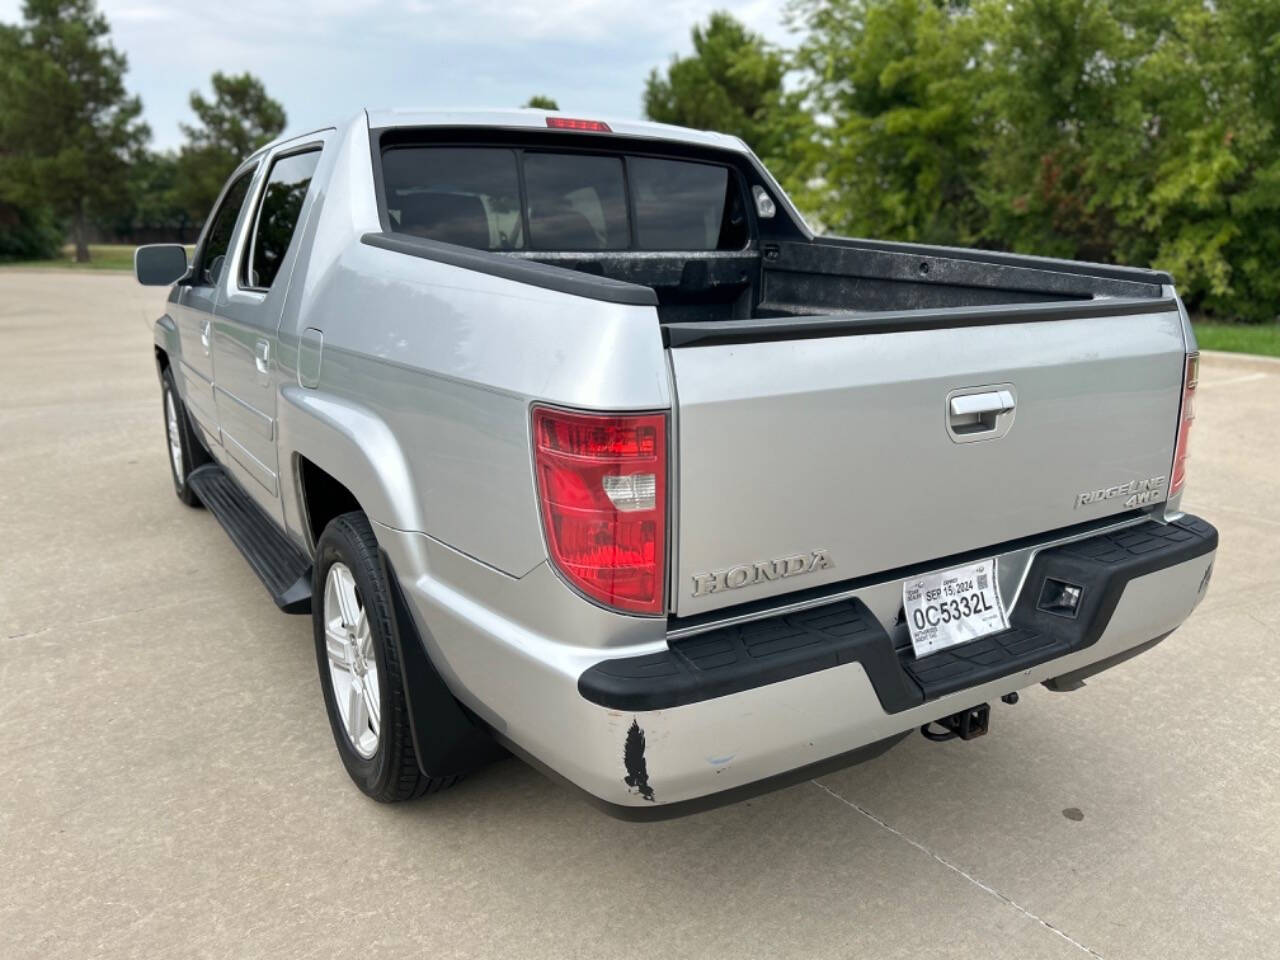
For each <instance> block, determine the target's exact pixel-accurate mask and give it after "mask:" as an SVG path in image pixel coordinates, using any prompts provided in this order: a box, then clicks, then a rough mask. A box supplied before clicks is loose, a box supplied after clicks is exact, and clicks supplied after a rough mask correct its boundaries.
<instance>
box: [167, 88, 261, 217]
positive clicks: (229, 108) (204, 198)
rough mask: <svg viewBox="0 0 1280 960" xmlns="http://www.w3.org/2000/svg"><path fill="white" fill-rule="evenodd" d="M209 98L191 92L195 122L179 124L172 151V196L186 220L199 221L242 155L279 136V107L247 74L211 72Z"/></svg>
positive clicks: (211, 204)
mask: <svg viewBox="0 0 1280 960" xmlns="http://www.w3.org/2000/svg"><path fill="white" fill-rule="evenodd" d="M212 85H213V98H212V99H205V97H204V96H203V95H202V94H201V93H200V92H199V91H193V92H192V94H191V101H190V102H191V111H192V112H193V113H194V114H195V115H196V120H197V121H198V123H197V124H195V125H192V124H183V125H182V132H183V134H184V135H185V136H186V138H187V142H186V143H185V144H183V146H182V149H181V150H180V151H179V153H178V165H177V176H178V182H177V188H176V199H177V201H178V203H179V204H180V205H181V206H182V208H183V209H185V210H186V212H187V214H188V215H189V216H190V217H191V219H192V220H194V221H196V222H200V221H202V220H203V219H204V218H205V217H206V216H207V215H208V213H209V211H210V209H211V208H212V207H213V203H214V201H215V200H217V198H218V193H219V191H221V190H222V186H223V184H224V183H225V182H226V180H227V177H229V176H230V175H231V171H232V170H234V169H235V167H236V165H237V164H239V163H240V162H241V161H242V160H244V159H245V158H246V157H247V156H249V155H250V154H251V153H253V152H254V151H255V150H257V149H258V148H259V147H261V146H262V145H263V144H266V143H270V142H271V141H272V140H274V139H276V138H277V137H278V136H280V133H281V131H283V130H284V125H285V122H286V121H285V112H284V107H283V106H281V105H280V103H279V102H278V101H276V100H273V99H272V98H271V97H270V96H268V95H267V91H266V88H265V87H263V85H262V81H260V80H259V79H258V78H257V77H255V76H253V74H250V73H242V74H239V75H228V74H224V73H215V74H214V75H213V78H212Z"/></svg>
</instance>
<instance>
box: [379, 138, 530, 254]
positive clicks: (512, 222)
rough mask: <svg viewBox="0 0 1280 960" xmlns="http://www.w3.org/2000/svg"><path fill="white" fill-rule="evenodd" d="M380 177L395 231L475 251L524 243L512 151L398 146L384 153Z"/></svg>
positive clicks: (514, 159) (514, 161)
mask: <svg viewBox="0 0 1280 960" xmlns="http://www.w3.org/2000/svg"><path fill="white" fill-rule="evenodd" d="M382 180H383V188H384V192H385V196H386V203H387V214H388V215H389V216H390V218H391V223H392V225H393V229H394V230H395V231H396V232H397V233H407V234H409V235H411V236H415V237H426V238H428V239H430V240H439V241H441V242H442V243H456V244H458V245H460V246H463V247H475V248H476V249H478V250H519V249H521V248H523V247H524V245H525V243H524V236H523V230H522V224H521V217H520V174H519V173H518V172H517V169H516V154H515V151H514V150H507V149H502V148H497V147H400V148H396V149H393V150H388V151H386V152H385V153H384V154H383V155H382Z"/></svg>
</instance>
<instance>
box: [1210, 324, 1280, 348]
mask: <svg viewBox="0 0 1280 960" xmlns="http://www.w3.org/2000/svg"><path fill="white" fill-rule="evenodd" d="M1193 327H1194V329H1195V332H1196V342H1197V343H1198V344H1200V349H1201V350H1227V351H1230V352H1231V353H1258V354H1262V355H1264V356H1268V357H1280V323H1276V322H1274V321H1273V322H1271V323H1214V322H1211V321H1207V320H1203V321H1197V322H1196V323H1194V324H1193Z"/></svg>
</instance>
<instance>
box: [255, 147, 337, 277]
mask: <svg viewBox="0 0 1280 960" xmlns="http://www.w3.org/2000/svg"><path fill="white" fill-rule="evenodd" d="M319 162H320V151H319V150H309V151H307V152H306V153H294V154H290V155H289V156H285V157H280V158H278V159H277V160H276V161H275V162H274V163H273V164H272V165H271V172H270V173H269V174H268V175H267V183H266V186H264V187H263V190H262V201H261V203H259V205H258V220H257V223H256V224H255V226H254V231H253V239H252V241H251V246H250V248H249V254H248V256H246V257H245V258H244V265H243V268H242V270H241V277H240V282H241V283H242V284H244V285H245V286H246V287H252V288H254V289H257V290H268V289H270V287H271V285H272V284H273V283H274V282H275V279H276V274H277V273H279V272H280V264H281V262H282V261H283V260H284V255H285V254H286V253H288V251H289V242H290V241H291V240H292V239H293V234H294V231H295V230H296V229H297V227H298V218H299V216H300V215H301V214H302V202H303V201H304V200H306V198H307V188H308V187H310V186H311V177H312V175H313V174H314V173H315V172H316V164H317V163H319Z"/></svg>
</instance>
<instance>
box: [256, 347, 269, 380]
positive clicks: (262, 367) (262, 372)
mask: <svg viewBox="0 0 1280 960" xmlns="http://www.w3.org/2000/svg"><path fill="white" fill-rule="evenodd" d="M253 365H254V366H255V367H257V368H258V378H259V380H261V379H262V378H263V377H265V376H266V375H267V374H268V373H269V372H270V371H271V344H270V343H269V342H268V341H266V340H259V341H258V344H257V346H256V347H255V348H254V353H253Z"/></svg>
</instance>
